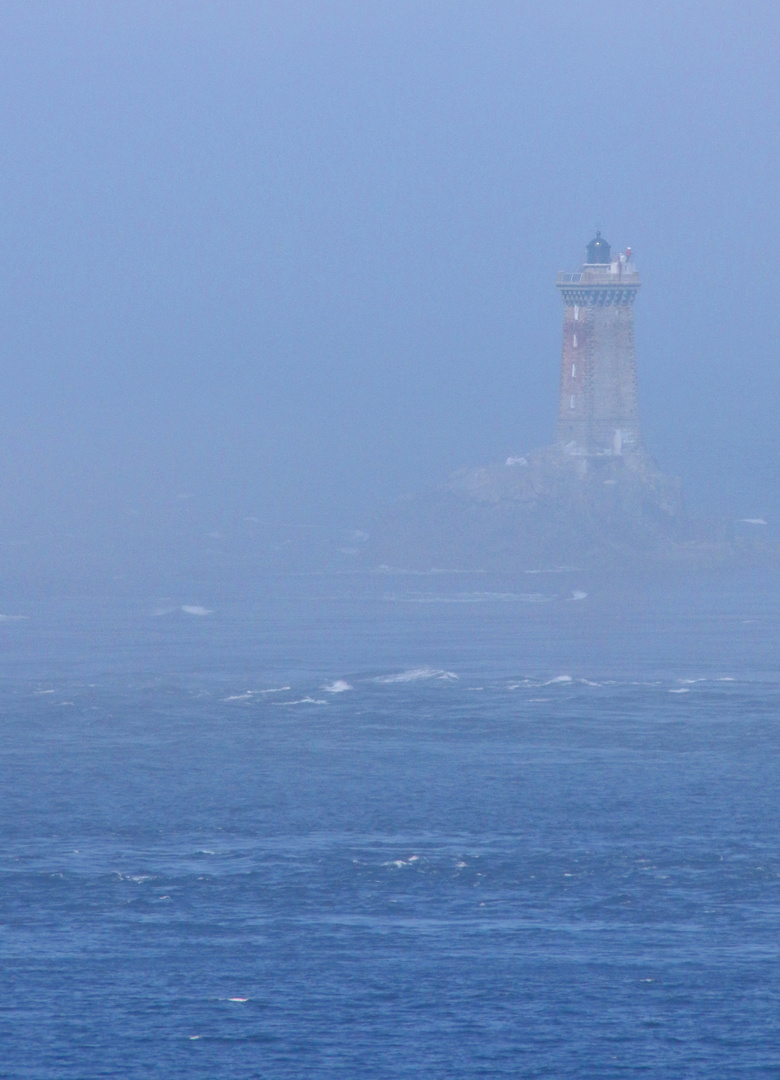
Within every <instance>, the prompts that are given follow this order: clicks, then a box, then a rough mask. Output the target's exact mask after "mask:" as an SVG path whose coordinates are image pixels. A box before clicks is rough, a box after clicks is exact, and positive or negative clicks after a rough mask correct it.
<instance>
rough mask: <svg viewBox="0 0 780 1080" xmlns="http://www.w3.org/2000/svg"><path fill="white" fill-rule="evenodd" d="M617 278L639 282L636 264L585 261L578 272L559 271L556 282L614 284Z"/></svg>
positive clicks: (563, 283) (616, 261) (564, 283)
mask: <svg viewBox="0 0 780 1080" xmlns="http://www.w3.org/2000/svg"><path fill="white" fill-rule="evenodd" d="M616 278H617V279H619V280H620V281H622V282H626V283H633V282H637V283H638V282H639V274H638V273H637V269H636V264H635V263H633V262H624V263H620V262H619V261H618V260H615V261H614V262H612V263H585V265H584V266H583V267H582V269H581V270H580V272H579V273H577V274H567V273H565V272H564V271H562V270H561V271H559V272H558V275H557V277H556V280H555V283H556V285H614V283H615V279H616Z"/></svg>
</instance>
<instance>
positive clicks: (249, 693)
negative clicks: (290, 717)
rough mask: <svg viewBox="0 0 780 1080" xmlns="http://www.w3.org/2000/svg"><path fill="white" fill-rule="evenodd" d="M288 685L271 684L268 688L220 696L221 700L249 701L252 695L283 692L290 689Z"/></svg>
mask: <svg viewBox="0 0 780 1080" xmlns="http://www.w3.org/2000/svg"><path fill="white" fill-rule="evenodd" d="M291 689H292V687H290V686H273V687H271V688H270V689H269V690H246V691H245V692H244V693H243V694H230V696H229V697H226V698H222V700H223V701H250V700H251V699H252V698H253V697H263V695H264V694H283V693H284V692H285V691H286V690H291Z"/></svg>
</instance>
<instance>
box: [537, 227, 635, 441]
mask: <svg viewBox="0 0 780 1080" xmlns="http://www.w3.org/2000/svg"><path fill="white" fill-rule="evenodd" d="M556 287H557V288H558V290H559V291H560V294H561V299H562V300H563V354H562V359H561V388H560V398H559V403H558V423H557V427H556V441H557V443H558V444H559V446H562V447H563V448H564V450H565V451H566V452H567V453H569V454H574V455H578V456H580V455H581V456H614V455H621V454H630V453H637V452H640V451H641V442H640V434H639V417H638V414H637V398H636V355H635V352H634V300H635V298H636V294H637V290H638V289H639V274H638V273H637V272H636V268H635V266H634V263H633V262H632V261H631V249H630V248H628V249H627V251H626V253H625V254H620V255H619V256H616V257H613V256H612V255H611V254H610V246H609V244H608V243H607V241H606V240H604V239H603V238H602V236H601V233H596V238H595V240H591V242H590V243H589V244H588V246H587V261H586V262H585V263H584V264H583V266H582V267H581V269H580V271H579V273H576V274H565V273H560V274H558V279H557V281H556Z"/></svg>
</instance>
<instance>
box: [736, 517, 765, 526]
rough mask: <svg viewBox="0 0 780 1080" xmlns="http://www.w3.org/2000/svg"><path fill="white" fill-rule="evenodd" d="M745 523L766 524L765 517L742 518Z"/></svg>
mask: <svg viewBox="0 0 780 1080" xmlns="http://www.w3.org/2000/svg"><path fill="white" fill-rule="evenodd" d="M739 520H740V521H741V522H742V523H743V524H744V525H766V522H765V521H764V519H763V518H740V519H739Z"/></svg>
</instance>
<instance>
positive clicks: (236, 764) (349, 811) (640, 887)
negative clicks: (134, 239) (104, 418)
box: [0, 567, 780, 1080]
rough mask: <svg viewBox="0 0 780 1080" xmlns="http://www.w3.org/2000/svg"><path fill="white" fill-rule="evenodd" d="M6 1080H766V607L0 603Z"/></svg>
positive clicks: (778, 920)
mask: <svg viewBox="0 0 780 1080" xmlns="http://www.w3.org/2000/svg"><path fill="white" fill-rule="evenodd" d="M0 642H2V657H3V664H2V671H1V674H2V679H1V681H0V724H1V727H0V731H1V732H2V738H1V739H0V827H1V830H2V832H1V834H0V835H1V836H2V844H1V848H0V1077H2V1078H8V1080H11V1078H12V1080H22V1078H24V1080H99V1078H103V1077H106V1078H107V1077H111V1078H122V1080H135V1078H139V1080H140V1078H158V1077H159V1078H165V1080H178V1078H185V1077H186V1078H187V1080H201V1078H202V1080H250V1078H262V1080H277V1078H279V1080H281V1078H285V1080H287V1078H307V1080H320V1078H322V1080H325V1078H327V1080H335V1078H339V1080H353V1078H355V1080H358V1078H360V1080H396V1078H415V1080H416V1078H425V1080H455V1078H457V1080H471V1078H476V1077H513V1078H517V1077H521V1078H525V1077H528V1078H531V1077H534V1078H535V1077H539V1078H542V1077H544V1078H587V1080H591V1078H599V1080H609V1078H612V1077H615V1078H617V1077H620V1078H623V1077H642V1078H653V1080H655V1078H658V1080H660V1078H664V1080H668V1078H702V1080H704V1078H707V1080H720V1078H723V1080H726V1078H728V1080H733V1078H736V1077H739V1078H740V1080H748V1078H759V1077H762V1078H763V1077H766V1078H770V1077H771V1078H777V1077H778V1075H780V787H779V784H778V781H779V780H780V776H779V774H778V761H779V752H780V713H779V706H780V581H778V580H777V579H776V578H772V579H771V580H770V579H767V578H766V576H764V575H760V574H757V573H756V574H753V575H743V576H741V577H731V578H728V579H727V578H721V577H718V576H716V575H713V576H710V577H707V576H699V577H697V578H696V579H691V580H688V579H686V578H684V577H683V576H682V575H681V576H679V577H678V579H676V580H674V581H649V582H639V581H633V580H626V579H624V580H621V581H617V580H615V581H610V580H609V579H608V578H602V579H600V580H597V579H590V578H588V576H587V575H585V574H584V573H581V572H579V571H577V569H576V568H558V567H552V568H550V570H549V571H546V572H540V573H536V574H525V575H518V576H515V577H512V578H508V577H502V578H495V577H490V576H488V575H463V574H448V573H439V574H435V573H432V574H427V575H424V574H417V575H413V574H401V573H393V572H390V571H388V572H385V573H380V574H364V575H361V574H333V575H330V576H328V575H317V574H302V575H294V574H290V575H286V576H284V575H280V576H275V577H268V578H262V579H260V578H258V579H255V580H252V581H248V582H247V583H245V584H244V585H241V586H239V585H238V584H236V583H234V584H233V585H232V586H231V588H230V589H226V588H224V587H223V586H222V585H220V583H219V582H216V581H215V582H213V583H211V584H209V583H208V582H204V581H201V582H200V583H199V584H198V585H197V586H195V585H189V586H188V585H187V584H186V583H180V584H179V585H177V587H176V588H175V589H173V588H171V589H170V590H169V594H167V595H158V594H156V593H154V592H153V591H151V590H149V591H148V592H146V591H143V590H141V592H140V594H136V593H134V592H132V590H127V589H125V590H124V591H122V592H118V593H116V594H110V593H107V594H106V595H99V596H85V595H80V596H69V595H47V596H37V597H36V598H34V599H30V598H26V599H25V598H21V599H20V598H17V599H6V600H3V608H2V619H0Z"/></svg>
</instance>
